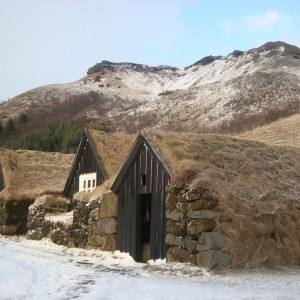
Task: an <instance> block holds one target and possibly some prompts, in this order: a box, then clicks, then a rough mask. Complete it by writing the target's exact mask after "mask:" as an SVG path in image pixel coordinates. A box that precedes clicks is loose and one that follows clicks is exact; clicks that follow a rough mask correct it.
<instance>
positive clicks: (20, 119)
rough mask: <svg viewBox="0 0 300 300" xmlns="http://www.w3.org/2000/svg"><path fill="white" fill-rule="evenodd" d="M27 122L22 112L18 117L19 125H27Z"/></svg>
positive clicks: (26, 117)
mask: <svg viewBox="0 0 300 300" xmlns="http://www.w3.org/2000/svg"><path fill="white" fill-rule="evenodd" d="M27 122H28V116H27V115H26V114H25V113H24V112H22V113H20V115H19V123H27Z"/></svg>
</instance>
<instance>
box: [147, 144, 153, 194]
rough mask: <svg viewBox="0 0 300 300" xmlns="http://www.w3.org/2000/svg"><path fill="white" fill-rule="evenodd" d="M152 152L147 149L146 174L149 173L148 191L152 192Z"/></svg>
mask: <svg viewBox="0 0 300 300" xmlns="http://www.w3.org/2000/svg"><path fill="white" fill-rule="evenodd" d="M152 157H153V155H152V153H151V152H150V151H149V149H146V174H147V187H146V193H151V192H152Z"/></svg>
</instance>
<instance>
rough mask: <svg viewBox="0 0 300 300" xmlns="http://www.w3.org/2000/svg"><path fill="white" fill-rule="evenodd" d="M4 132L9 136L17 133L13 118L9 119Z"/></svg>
mask: <svg viewBox="0 0 300 300" xmlns="http://www.w3.org/2000/svg"><path fill="white" fill-rule="evenodd" d="M4 131H5V133H6V134H8V135H9V134H15V133H16V126H15V123H14V121H13V120H12V119H11V118H9V119H8V121H7V122H6V124H5V130H4Z"/></svg>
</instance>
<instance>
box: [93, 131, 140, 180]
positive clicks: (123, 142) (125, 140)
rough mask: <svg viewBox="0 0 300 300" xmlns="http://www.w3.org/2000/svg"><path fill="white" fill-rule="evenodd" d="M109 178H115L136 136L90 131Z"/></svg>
mask: <svg viewBox="0 0 300 300" xmlns="http://www.w3.org/2000/svg"><path fill="white" fill-rule="evenodd" d="M89 132H90V134H91V136H92V139H93V141H94V143H95V145H96V147H97V152H98V154H99V156H100V158H101V161H102V163H103V165H104V168H105V170H106V172H107V175H108V177H109V178H111V177H112V176H115V175H116V174H117V172H118V171H119V169H120V168H121V166H122V164H123V162H124V161H125V159H126V157H127V155H128V153H129V151H130V149H131V148H132V146H133V144H134V141H135V139H136V137H137V135H132V134H127V133H123V132H113V133H105V132H101V131H95V130H90V131H89Z"/></svg>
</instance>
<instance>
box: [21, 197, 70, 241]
mask: <svg viewBox="0 0 300 300" xmlns="http://www.w3.org/2000/svg"><path fill="white" fill-rule="evenodd" d="M68 206H69V201H68V200H67V199H65V198H56V197H53V196H47V195H44V196H41V197H39V198H37V199H36V200H35V202H34V203H33V204H32V205H31V206H30V207H29V210H28V217H27V228H28V231H27V233H26V238H27V239H32V240H40V239H42V238H45V237H49V238H53V240H54V241H58V244H62V245H65V244H67V243H68V242H67V240H66V238H61V240H60V239H59V238H58V236H60V234H59V233H58V231H61V232H64V231H65V232H66V231H67V230H69V226H64V222H58V224H54V222H52V221H51V218H46V217H50V216H56V215H59V214H62V213H66V212H67V209H68ZM64 227H66V228H64ZM67 228H68V229H67Z"/></svg>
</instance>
